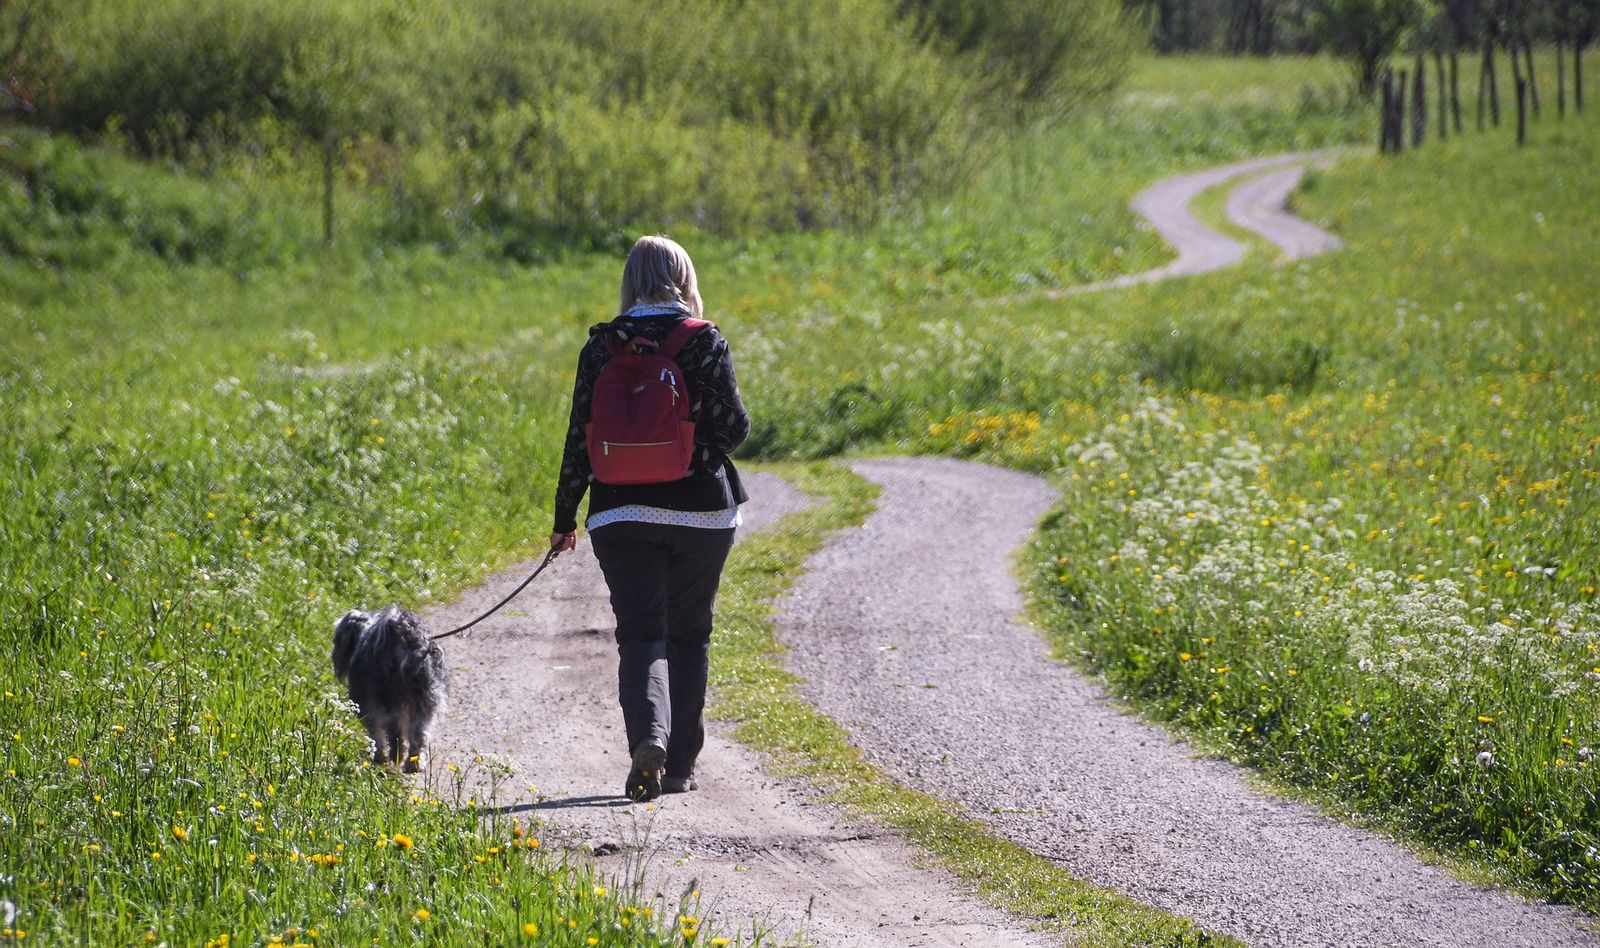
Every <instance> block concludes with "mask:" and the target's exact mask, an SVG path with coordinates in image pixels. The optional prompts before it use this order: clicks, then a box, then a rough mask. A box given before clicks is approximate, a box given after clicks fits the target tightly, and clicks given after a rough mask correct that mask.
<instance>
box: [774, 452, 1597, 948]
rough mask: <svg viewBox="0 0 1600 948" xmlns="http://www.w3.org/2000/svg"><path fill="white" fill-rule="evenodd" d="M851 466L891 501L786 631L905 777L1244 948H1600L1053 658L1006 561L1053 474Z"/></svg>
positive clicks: (824, 569)
mask: <svg viewBox="0 0 1600 948" xmlns="http://www.w3.org/2000/svg"><path fill="white" fill-rule="evenodd" d="M853 467H854V468H855V469H856V470H857V471H858V472H859V473H861V474H863V475H864V476H866V477H868V478H869V479H871V480H872V481H874V482H876V483H878V484H880V485H882V488H883V492H882V494H881V495H880V497H879V502H878V510H877V512H876V513H874V514H873V515H872V516H871V517H870V518H868V520H867V522H866V524H865V526H864V527H863V528H862V529H860V530H855V531H850V532H849V533H847V534H846V535H844V536H843V537H841V538H840V539H839V540H838V542H836V543H834V544H832V545H831V546H829V547H828V548H826V549H825V550H823V551H822V552H821V553H819V554H818V555H817V556H815V557H813V558H812V560H811V562H810V563H809V564H808V568H807V572H806V573H805V575H804V576H802V577H801V579H800V581H799V582H798V584H797V585H796V586H795V588H794V589H793V591H792V593H791V595H790V596H789V597H788V598H787V599H786V600H785V601H784V604H783V609H784V615H783V618H782V619H781V620H780V623H779V628H780V630H781V632H782V637H783V639H784V641H785V642H786V643H787V644H788V645H789V647H790V649H791V654H790V664H791V667H792V668H793V669H794V670H795V671H796V672H798V673H799V674H800V675H801V676H802V677H804V678H805V679H807V680H808V682H809V684H808V685H806V686H805V687H804V689H803V692H804V694H805V695H806V696H807V697H808V698H809V699H811V700H812V701H813V702H814V703H815V704H816V705H817V707H818V708H819V709H821V710H822V711H823V712H824V713H826V714H828V715H830V716H831V717H833V718H834V719H835V720H837V721H838V722H839V723H840V724H842V725H844V726H845V727H846V728H847V729H848V730H849V731H850V733H851V734H852V737H853V739H854V741H855V743H856V744H858V745H859V746H860V747H861V748H863V749H864V750H866V751H867V752H868V756H869V757H871V758H872V759H873V760H875V761H876V762H878V763H880V764H881V765H883V766H884V767H885V768H886V769H887V770H888V771H889V772H890V773H892V774H895V775H897V776H898V777H899V778H900V779H902V780H903V781H904V782H905V783H907V784H909V785H910V786H913V787H915V788H917V789H920V790H925V791H927V792H929V793H932V794H935V795H937V796H940V797H943V798H945V799H949V800H953V801H956V802H958V803H961V804H963V805H964V806H965V807H966V808H967V810H968V811H969V813H970V814H971V815H973V816H974V817H975V818H978V819H981V820H983V821H984V822H986V823H988V824H989V825H990V827H991V828H993V829H994V830H995V831H996V832H998V833H1000V834H1002V835H1004V836H1006V837H1008V838H1010V839H1011V840H1013V841H1014V842H1016V843H1018V844H1020V845H1022V846H1025V847H1027V848H1029V849H1031V850H1033V851H1034V852H1037V853H1039V854H1041V855H1045V856H1048V857H1049V858H1052V859H1055V860H1057V861H1059V862H1060V863H1061V864H1063V865H1064V866H1066V867H1067V868H1068V869H1070V870H1071V871H1072V872H1073V873H1074V874H1077V875H1080V876H1083V877H1085V878H1088V879H1090V880H1091V881H1093V882H1096V883H1100V884H1102V885H1108V886H1112V887H1115V888H1116V889H1118V890H1120V891H1122V892H1125V893H1127V894H1129V895H1131V896H1133V897H1134V898H1137V899H1140V900H1142V901H1145V902H1149V903H1151V904H1154V905H1159V906H1161V907H1163V908H1166V909H1169V910H1171V911H1173V912H1176V913H1178V914H1180V915H1187V916H1189V917H1192V918H1194V919H1196V920H1197V921H1199V922H1200V923H1201V924H1203V925H1205V926H1206V927H1208V928H1211V929H1213V930H1216V931H1221V932H1225V933H1227V934H1231V935H1234V936H1236V937H1238V938H1240V939H1242V940H1244V941H1246V942H1248V943H1249V944H1252V945H1272V946H1285V948H1290V946H1293V948H1309V946H1330V948H1332V946H1363V948H1376V946H1397V948H1398V946H1423V945H1429V946H1441V948H1443V946H1465V945H1485V946H1489V945H1493V946H1506V948H1510V946H1525V948H1557V946H1567V945H1596V944H1600V940H1597V939H1595V938H1594V937H1593V936H1592V935H1588V934H1585V933H1584V932H1582V931H1580V929H1579V928H1578V926H1577V921H1578V919H1579V918H1580V916H1579V915H1578V914H1577V913H1576V912H1573V911H1570V910H1566V909H1561V908H1553V907H1550V906H1543V905H1533V904H1530V903H1527V902H1524V901H1521V900H1519V899H1515V898H1512V897H1510V896H1507V895H1503V894H1500V893H1496V892H1491V891H1488V890H1485V889H1481V888H1478V887H1475V886H1471V885H1467V884H1465V883H1462V882H1458V881H1455V880H1454V879H1452V878H1450V877H1449V876H1447V875H1446V874H1444V873H1443V872H1441V871H1440V870H1438V869H1434V868H1431V867H1428V866H1425V865H1423V864H1422V863H1421V862H1419V861H1418V860H1417V858H1416V857H1415V856H1413V855H1412V854H1411V853H1410V852H1408V851H1407V850H1405V849H1403V848H1401V847H1399V846H1397V845H1394V844H1393V843H1390V842H1388V841H1386V840H1384V839H1382V838H1380V837H1378V836H1376V835H1374V834H1372V833H1368V832H1364V831H1361V830H1358V829H1354V828H1352V827H1349V826H1346V825H1344V824H1342V823H1339V822H1337V821H1335V820H1332V819H1329V818H1327V817H1324V816H1322V815H1321V814H1319V813H1318V812H1317V811H1316V810H1314V809H1312V808H1310V807H1307V806H1303V805H1300V804H1298V803H1294V802H1292V801H1289V800H1286V799H1284V798H1281V797H1277V796H1273V795H1270V794H1267V793H1263V792H1261V791H1259V790H1257V789H1256V788H1255V787H1254V786H1253V785H1252V783H1251V781H1250V780H1249V779H1248V776H1247V773H1246V772H1245V771H1243V770H1242V769H1241V768H1237V767H1234V766H1232V765H1230V764H1227V763H1225V762H1223V761H1218V760H1214V759H1203V758H1196V757H1195V756H1193V753H1192V752H1191V751H1190V749H1189V748H1188V747H1186V746H1185V745H1183V744H1181V743H1178V742H1175V741H1174V740H1173V739H1172V738H1171V737H1170V736H1169V735H1168V734H1167V733H1166V732H1165V731H1163V730H1162V729H1160V728H1159V727H1156V726H1153V725H1150V724H1146V723H1144V722H1143V721H1140V720H1139V719H1138V718H1136V717H1134V716H1131V715H1129V714H1126V713H1124V712H1123V711H1122V710H1121V709H1120V708H1119V707H1118V706H1117V705H1116V704H1114V703H1112V702H1111V701H1109V700H1108V699H1107V697H1106V695H1105V693H1104V692H1103V690H1102V689H1101V688H1100V687H1099V686H1098V685H1096V684H1094V683H1092V682H1090V681H1087V680H1086V679H1084V678H1083V677H1081V676H1080V675H1078V674H1077V673H1076V672H1074V671H1073V670H1072V669H1071V668H1069V667H1068V666H1066V665H1064V664H1062V663H1060V662H1057V661H1055V660H1053V659H1051V658H1050V657H1049V655H1048V651H1047V649H1046V647H1045V645H1044V642H1043V639H1042V638H1041V637H1040V636H1039V635H1038V634H1037V633H1036V632H1035V631H1034V630H1033V629H1031V628H1029V627H1028V626H1026V625H1023V624H1021V623H1020V622H1019V621H1018V620H1017V619H1016V615H1017V613H1018V612H1019V610H1020V609H1021V608H1022V605H1023V601H1022V596H1021V594H1020V592H1019V591H1018V589H1017V583H1016V580H1015V579H1014V578H1013V576H1012V572H1011V567H1012V559H1013V556H1014V554H1015V552H1016V551H1017V549H1018V548H1019V547H1020V546H1021V545H1022V544H1023V543H1024V542H1026V540H1027V538H1028V536H1029V534H1030V533H1031V532H1032V530H1033V527H1034V524H1035V523H1036V522H1037V520H1038V519H1039V517H1041V516H1042V515H1043V514H1044V513H1045V511H1046V510H1047V509H1048V508H1049V507H1050V505H1051V504H1052V503H1054V501H1055V497H1056V495H1055V492H1054V491H1053V490H1052V489H1051V488H1050V487H1049V485H1047V484H1046V483H1045V482H1044V481H1042V480H1040V479H1039V478H1036V477H1033V476H1031V475H1028V474H1022V473H1019V472H1016V471H1008V470H1003V469H1000V468H993V467H988V466H985V465H979V464H971V463H966V462H961V461H952V460H942V459H932V458H895V459H887V460H881V461H869V462H861V463H858V464H855V465H853ZM975 525H981V527H975Z"/></svg>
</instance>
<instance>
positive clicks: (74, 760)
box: [67, 757, 83, 767]
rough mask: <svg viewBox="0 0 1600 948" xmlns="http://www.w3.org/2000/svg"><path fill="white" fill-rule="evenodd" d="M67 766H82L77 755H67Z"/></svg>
mask: <svg viewBox="0 0 1600 948" xmlns="http://www.w3.org/2000/svg"><path fill="white" fill-rule="evenodd" d="M67 766H68V767H81V766H83V761H82V760H81V759H79V758H77V757H68V758H67Z"/></svg>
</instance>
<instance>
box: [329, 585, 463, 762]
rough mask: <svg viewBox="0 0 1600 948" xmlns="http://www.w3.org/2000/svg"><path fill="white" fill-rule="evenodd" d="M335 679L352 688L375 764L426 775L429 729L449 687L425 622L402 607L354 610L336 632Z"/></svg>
mask: <svg viewBox="0 0 1600 948" xmlns="http://www.w3.org/2000/svg"><path fill="white" fill-rule="evenodd" d="M333 674H334V676H335V677H337V678H339V679H340V680H341V681H348V682H349V684H350V700H351V701H353V702H355V705H356V707H357V709H359V711H360V713H361V723H362V724H365V725H366V726H367V734H368V735H370V736H371V737H372V744H373V751H372V762H373V763H375V764H385V763H391V764H403V766H404V769H405V771H406V772H407V773H414V772H415V771H417V770H418V769H420V768H421V766H422V753H423V749H424V747H425V745H426V744H427V742H428V728H429V726H430V725H431V724H432V723H433V716H434V714H435V713H436V712H438V711H439V710H440V709H441V708H443V707H444V701H445V694H446V690H447V688H448V687H449V680H448V674H447V672H446V671H445V665H444V653H443V652H442V651H440V649H439V646H437V645H435V644H434V643H433V642H432V641H431V640H430V639H429V638H428V633H427V630H426V629H424V628H423V627H422V622H421V620H419V619H418V618H417V617H416V615H415V614H413V613H411V612H408V611H406V610H405V609H402V608H400V607H399V606H389V607H388V608H386V609H381V610H379V611H377V612H362V611H361V610H359V609H352V610H351V611H350V612H348V613H346V614H345V617H344V618H342V619H340V620H339V622H338V623H337V624H336V625H335V626H334V628H333Z"/></svg>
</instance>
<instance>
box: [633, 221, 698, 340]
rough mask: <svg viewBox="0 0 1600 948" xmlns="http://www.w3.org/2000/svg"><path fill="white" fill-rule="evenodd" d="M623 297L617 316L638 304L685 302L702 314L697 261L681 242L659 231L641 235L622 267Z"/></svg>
mask: <svg viewBox="0 0 1600 948" xmlns="http://www.w3.org/2000/svg"><path fill="white" fill-rule="evenodd" d="M621 296H622V299H621V303H620V307H619V309H618V310H617V315H619V316H620V315H622V314H623V313H626V312H627V311H628V309H629V308H630V307H632V306H633V305H634V304H636V303H682V304H684V305H685V306H688V307H689V313H690V315H692V316H694V317H695V318H696V319H699V318H700V317H701V311H702V310H703V308H704V307H703V306H702V305H701V303H700V285H699V283H698V281H696V280H695V276H694V261H692V260H690V259H689V252H688V251H686V250H684V249H683V248H682V247H681V246H679V245H678V242H677V241H675V240H671V239H670V238H667V237H663V236H661V235H659V234H657V235H654V236H650V237H640V238H639V242H638V243H636V244H634V245H633V249H632V250H630V251H628V262H627V263H625V264H623V266H622V294H621Z"/></svg>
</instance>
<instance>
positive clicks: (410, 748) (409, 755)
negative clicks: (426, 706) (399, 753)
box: [405, 714, 428, 774]
mask: <svg viewBox="0 0 1600 948" xmlns="http://www.w3.org/2000/svg"><path fill="white" fill-rule="evenodd" d="M409 717H410V719H409V720H408V721H407V722H406V764H405V771H406V773H408V774H414V773H416V772H417V771H419V770H421V769H422V753H423V747H424V745H425V744H427V742H428V720H427V718H425V717H423V716H422V715H420V714H413V715H410V716H409Z"/></svg>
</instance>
